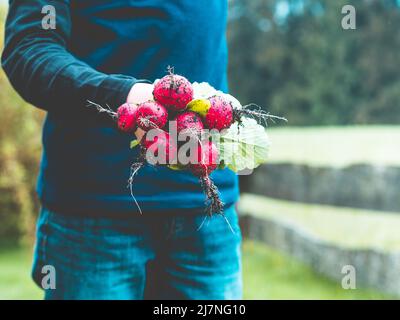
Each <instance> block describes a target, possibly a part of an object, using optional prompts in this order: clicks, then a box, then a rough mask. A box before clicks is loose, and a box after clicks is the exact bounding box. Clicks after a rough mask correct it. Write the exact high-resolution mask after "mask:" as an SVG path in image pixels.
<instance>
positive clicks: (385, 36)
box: [228, 0, 400, 125]
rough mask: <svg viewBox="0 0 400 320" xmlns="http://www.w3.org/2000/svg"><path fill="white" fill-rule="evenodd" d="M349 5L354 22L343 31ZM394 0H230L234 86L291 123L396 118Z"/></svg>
mask: <svg viewBox="0 0 400 320" xmlns="http://www.w3.org/2000/svg"><path fill="white" fill-rule="evenodd" d="M349 3H350V4H351V3H353V5H354V6H355V8H356V12H357V29H356V30H343V29H342V25H341V20H342V18H343V15H342V13H341V9H342V7H343V6H344V5H346V4H349ZM399 3H400V2H399V1H397V0H358V1H348V0H335V1H328V0H253V1H251V2H250V1H244V0H231V1H230V4H231V15H230V17H231V18H230V26H229V33H228V39H229V44H230V50H231V51H230V65H229V66H230V67H229V75H230V82H231V91H232V93H233V94H234V95H237V96H238V97H239V99H240V100H241V101H242V102H244V103H246V102H247V103H248V102H256V103H258V104H260V105H262V106H264V107H266V108H267V109H268V110H269V111H271V112H272V113H275V114H278V115H284V116H286V117H288V118H289V122H290V124H291V125H327V124H332V125H333V124H352V123H358V124H365V123H398V122H399V120H400V108H399V107H400V103H399V101H400V91H399V90H397V89H398V88H399V86H400V73H399V71H398V70H397V68H396V67H397V63H398V62H399V61H400V37H399V36H398V35H397V32H396V30H398V28H399V27H400V10H399Z"/></svg>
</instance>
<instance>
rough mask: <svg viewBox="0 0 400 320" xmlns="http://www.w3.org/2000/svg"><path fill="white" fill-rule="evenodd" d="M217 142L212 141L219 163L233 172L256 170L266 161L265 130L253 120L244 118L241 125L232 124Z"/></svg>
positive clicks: (268, 141)
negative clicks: (217, 153) (215, 147)
mask: <svg viewBox="0 0 400 320" xmlns="http://www.w3.org/2000/svg"><path fill="white" fill-rule="evenodd" d="M218 140H219V139H215V140H214V141H216V143H217V147H218V149H219V152H220V158H219V159H220V161H223V163H224V164H225V165H226V166H227V167H228V168H230V169H231V170H233V171H235V172H238V171H242V170H245V169H254V168H257V167H258V166H259V165H260V164H262V163H265V162H266V161H267V157H268V150H269V146H270V140H269V137H268V134H267V133H266V131H265V128H264V127H263V126H261V125H259V124H258V123H257V121H255V120H254V119H249V118H245V119H243V121H242V125H239V124H238V123H234V124H233V125H232V126H231V127H230V128H229V129H228V130H226V131H225V132H224V133H222V135H221V139H220V141H219V142H218Z"/></svg>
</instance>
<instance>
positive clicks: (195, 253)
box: [32, 206, 242, 299]
mask: <svg viewBox="0 0 400 320" xmlns="http://www.w3.org/2000/svg"><path fill="white" fill-rule="evenodd" d="M225 217H226V219H227V220H228V221H229V224H230V226H231V227H232V229H233V232H232V230H231V229H230V227H229V225H228V223H227V221H226V220H225V219H224V217H222V216H217V215H214V216H213V217H212V218H207V219H206V220H205V216H204V215H203V214H201V215H200V214H197V215H194V214H191V213H190V212H188V213H187V214H185V215H179V216H171V215H169V214H168V215H166V214H162V213H161V212H159V213H146V214H143V215H142V216H141V215H134V216H132V217H128V218H115V219H113V218H105V217H102V218H97V217H96V218H93V217H75V216H69V215H62V214H59V213H55V212H52V211H49V210H48V209H46V208H43V209H42V211H41V214H40V217H39V219H38V224H37V241H36V246H35V255H34V264H33V270H32V275H33V279H34V280H35V282H36V283H37V284H38V285H39V286H41V283H42V279H43V277H44V276H45V273H43V269H42V268H43V266H45V265H51V266H53V267H54V268H55V271H56V277H55V280H56V281H55V283H56V288H55V289H46V290H45V299H143V298H145V299H240V298H241V295H242V279H241V251H240V243H241V233H240V229H239V226H238V217H237V214H236V210H235V208H234V206H231V207H230V208H227V209H226V210H225Z"/></svg>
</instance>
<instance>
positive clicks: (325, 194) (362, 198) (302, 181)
mask: <svg viewBox="0 0 400 320" xmlns="http://www.w3.org/2000/svg"><path fill="white" fill-rule="evenodd" d="M241 187H242V191H244V192H249V193H255V194H259V195H264V196H268V197H273V198H279V199H286V200H291V201H298V202H306V203H319V204H327V205H333V206H346V207H355V208H365V209H374V210H383V211H396V212H400V168H395V167H380V166H371V165H354V166H349V167H346V168H328V167H310V166H306V165H295V164H268V165H264V166H261V167H260V168H258V169H256V171H255V172H254V173H253V174H252V175H250V176H242V177H241Z"/></svg>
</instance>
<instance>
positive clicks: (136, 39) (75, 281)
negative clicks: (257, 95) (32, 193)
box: [2, 0, 242, 299]
mask: <svg viewBox="0 0 400 320" xmlns="http://www.w3.org/2000/svg"><path fill="white" fill-rule="evenodd" d="M46 5H48V2H47V1H45V0H32V1H29V2H28V1H17V0H11V1H10V4H9V12H8V17H7V22H6V32H5V46H4V51H3V54H2V65H3V68H4V70H5V72H6V74H7V76H8V78H9V80H10V82H11V84H12V85H13V87H14V88H15V89H16V91H17V92H18V93H19V94H20V95H21V96H22V97H23V98H24V99H25V100H27V101H28V102H30V103H31V104H33V105H35V106H36V107H39V108H41V109H44V110H46V112H47V116H46V119H45V123H44V127H43V157H42V161H41V166H40V175H39V179H38V186H37V190H38V194H39V198H40V201H41V204H42V210H41V213H40V216H39V218H38V224H37V240H36V246H35V254H34V265H33V272H32V274H33V278H34V280H35V281H36V283H37V284H38V285H41V279H42V277H43V274H42V272H41V270H42V267H43V266H45V265H52V266H54V268H55V270H56V272H57V277H56V287H55V289H46V290H45V298H46V299H143V298H149V299H151V298H159V299H163V298H165V299H239V298H241V296H242V280H241V253H240V242H241V235H240V229H239V226H238V217H237V214H236V211H235V203H236V201H237V200H238V195H239V191H238V179H237V175H236V174H235V173H234V172H233V171H232V170H230V169H229V168H224V169H222V167H221V166H219V167H218V168H217V166H209V167H208V166H207V169H206V170H205V166H204V165H200V166H198V167H197V170H192V172H191V171H188V170H171V168H169V167H167V166H157V167H155V166H151V165H147V164H145V165H143V166H142V167H141V169H140V173H138V174H137V175H136V176H135V180H134V196H135V200H136V201H137V203H139V204H140V210H139V208H138V206H137V205H136V204H135V202H134V201H132V196H131V194H130V192H129V190H128V189H127V177H129V176H130V173H131V172H130V169H131V166H132V162H133V161H135V159H137V158H138V157H139V153H140V148H132V149H130V148H129V147H128V148H127V145H128V146H129V144H130V143H131V140H132V136H133V133H132V132H129V131H130V130H129V127H130V126H132V125H133V122H129V121H132V118H129V114H130V112H131V111H130V109H129V107H126V109H125V110H123V111H121V110H120V111H119V113H118V115H119V119H118V124H119V125H120V127H122V124H123V125H124V126H125V128H126V130H125V132H124V131H123V130H119V129H118V126H115V125H114V123H113V122H112V121H110V119H109V117H108V114H107V113H104V114H99V113H98V112H97V110H96V108H90V107H88V101H91V102H94V103H96V104H98V105H101V106H109V107H110V108H111V110H112V111H111V112H115V113H116V114H117V109H118V107H120V106H121V105H123V104H124V103H128V106H129V105H140V104H143V103H149V101H150V100H155V101H158V102H157V103H160V104H162V105H163V106H164V105H165V106H166V110H168V113H170V109H168V106H169V107H171V105H172V104H173V105H174V106H175V107H176V108H178V109H179V108H182V109H185V108H187V107H188V103H190V102H191V101H190V100H192V99H193V96H191V97H189V98H190V99H188V100H187V101H186V100H185V99H182V100H180V103H178V104H177V103H172V104H171V102H170V101H169V100H168V99H167V98H168V97H169V96H170V94H169V93H168V92H169V91H168V90H169V87H168V86H162V87H160V89H159V90H156V92H154V85H153V84H152V83H153V82H154V81H155V80H156V79H163V78H164V77H165V75H166V70H167V68H168V66H174V71H175V72H176V73H177V74H179V75H181V76H182V77H184V78H185V79H188V80H190V82H191V83H192V82H199V83H201V82H206V83H209V84H210V85H211V86H213V87H214V88H215V89H216V90H219V91H221V92H224V93H227V91H228V85H227V72H226V66H227V45H226V36H225V33H226V16H227V1H226V0H211V1H210V0H207V1H205V0H199V1H186V0H145V1H128V0H116V1H102V0H93V1H76V0H75V1H74V0H63V1H61V0H57V1H52V2H51V5H53V6H54V8H55V14H56V28H55V29H51V28H50V29H43V28H42V24H41V20H42V18H43V15H42V13H41V9H42V8H43V7H44V6H46ZM200 22H201V23H200ZM141 79H147V80H150V83H151V84H150V83H145V82H144V81H141ZM163 81H168V78H167V80H163ZM166 92H167V93H166ZM214 99H215V101H211V103H212V105H213V106H214V105H215V106H217V105H219V104H224V103H225V102H224V101H220V100H219V98H214ZM198 105H199V104H196V103H193V104H192V107H193V110H189V111H191V112H195V113H197V111H198V110H197V109H196V107H198ZM225 107H227V105H225ZM147 108H148V109H145V107H142V108H141V111H138V112H140V113H139V115H138V116H137V117H138V119H142V120H141V125H140V126H142V128H141V129H143V128H144V129H146V125H147V126H149V125H150V126H151V125H152V124H151V121H147V120H149V117H148V113H149V112H153V111H154V110H152V109H151V108H153V107H152V106H151V105H147ZM150 109H151V110H150ZM212 110H214V109H212ZM212 110H211V111H210V113H209V114H210V115H209V116H208V118H207V119H208V120H206V119H205V118H204V117H206V115H205V114H204V117H203V116H202V115H201V112H200V113H199V114H200V117H201V119H202V120H201V122H202V123H208V125H211V124H214V125H215V126H222V120H215V119H222V118H221V117H220V113H219V112H218V113H217V114H214V115H212ZM224 110H225V111H224V112H226V114H224V117H223V118H224V119H225V118H227V117H228V116H229V115H230V117H232V121H233V120H234V117H235V112H234V110H233V109H232V110H228V109H224ZM158 111H159V112H162V111H163V110H162V109H160V110H158ZM123 112H125V113H123ZM171 114H172V113H171ZM237 114H238V112H236V115H237ZM181 118H182V119H181V121H182V122H181V123H186V122H187V121H188V119H191V120H190V121H192V120H193V119H195V118H196V117H194V116H193V115H185V117H183V116H182V117H181ZM121 119H122V120H121ZM135 119H136V118H135ZM146 119H147V120H146ZM157 119H158V118H157ZM160 119H162V117H160ZM185 121H186V122H185ZM193 121H196V120H193ZM207 121H208V122H207ZM213 121H214V122H213ZM21 125H23V124H21ZM160 125H161V124H158V126H160ZM140 126H139V127H140ZM137 129H138V128H136V127H135V133H136V136H137V137H138V139H141V138H143V134H144V131H143V130H137ZM38 134H39V133H38ZM166 141H167V140H160V142H164V143H166ZM213 148H214V147H213V146H212V145H210V144H209V143H208V142H207V143H202V144H201V147H200V149H199V150H203V149H204V150H210V151H207V152H211V153H215V151H213V150H214V149H213ZM211 168H212V170H211ZM204 170H205V171H204ZM210 170H211V171H212V172H211V171H210ZM193 171H194V173H197V174H193ZM204 172H206V173H207V174H208V173H209V174H210V177H211V179H212V183H213V184H215V186H216V187H217V188H218V194H219V196H220V200H221V203H223V204H224V207H223V214H216V215H215V214H214V215H213V216H212V217H210V218H208V219H207V221H206V223H204V224H203V222H204V218H205V217H207V215H205V213H204V201H205V199H204V194H203V191H202V187H201V184H199V177H198V176H204ZM213 208H216V207H213ZM139 211H142V214H140V212H139ZM211 213H213V212H211ZM227 221H228V223H229V224H227V223H226V222H227ZM229 226H230V228H229Z"/></svg>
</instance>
